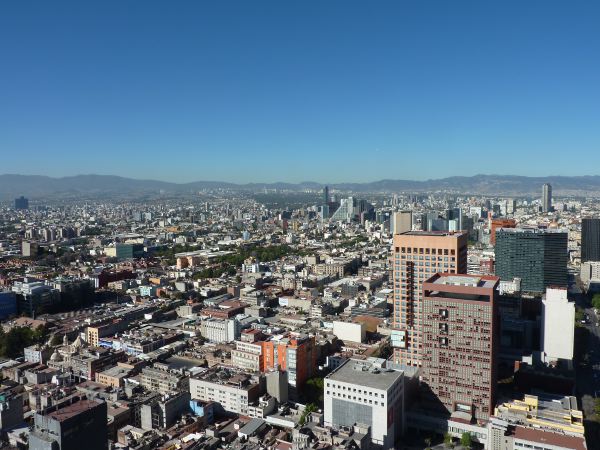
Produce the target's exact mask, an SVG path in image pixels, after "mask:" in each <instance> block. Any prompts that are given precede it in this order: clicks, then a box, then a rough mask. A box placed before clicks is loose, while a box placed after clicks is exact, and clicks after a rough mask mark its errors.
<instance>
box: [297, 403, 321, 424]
mask: <svg viewBox="0 0 600 450" xmlns="http://www.w3.org/2000/svg"><path fill="white" fill-rule="evenodd" d="M316 410H317V405H315V404H314V403H309V404H308V405H306V407H305V408H304V411H302V415H301V416H300V420H299V421H298V423H299V424H300V426H302V425H304V424H305V423H306V419H307V418H308V415H309V414H310V413H312V412H315V411H316Z"/></svg>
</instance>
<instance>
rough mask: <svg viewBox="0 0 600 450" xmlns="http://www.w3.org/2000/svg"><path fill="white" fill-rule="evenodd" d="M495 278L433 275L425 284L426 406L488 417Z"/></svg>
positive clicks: (491, 389)
mask: <svg viewBox="0 0 600 450" xmlns="http://www.w3.org/2000/svg"><path fill="white" fill-rule="evenodd" d="M499 283H500V279H499V278H498V277H495V276H484V275H460V274H439V273H438V274H435V275H434V276H433V277H431V278H430V279H428V280H427V281H425V282H424V283H423V319H422V323H423V355H422V362H423V367H422V374H423V375H422V381H423V383H424V387H425V389H424V399H423V400H424V406H426V407H427V406H428V407H431V408H433V409H435V410H438V411H439V412H440V413H442V414H445V415H450V414H452V413H453V412H455V411H460V412H463V413H467V414H469V416H470V417H473V418H475V419H476V420H477V421H484V420H487V419H489V417H490V415H491V414H492V412H493V408H494V397H495V390H496V378H497V375H496V367H497V361H496V360H497V355H498V332H499V319H498V306H497V303H496V292H497V290H496V289H497V287H498V284H499Z"/></svg>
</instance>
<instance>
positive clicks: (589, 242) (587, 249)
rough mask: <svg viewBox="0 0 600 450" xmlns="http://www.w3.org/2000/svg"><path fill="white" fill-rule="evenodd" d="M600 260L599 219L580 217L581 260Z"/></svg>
mask: <svg viewBox="0 0 600 450" xmlns="http://www.w3.org/2000/svg"><path fill="white" fill-rule="evenodd" d="M587 261H600V219H595V218H589V217H588V218H583V219H581V262H587Z"/></svg>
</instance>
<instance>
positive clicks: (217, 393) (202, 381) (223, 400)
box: [190, 367, 263, 415]
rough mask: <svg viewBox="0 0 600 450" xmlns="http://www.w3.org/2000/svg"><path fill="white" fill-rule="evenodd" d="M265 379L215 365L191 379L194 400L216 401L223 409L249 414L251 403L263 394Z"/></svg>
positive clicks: (191, 391) (191, 392)
mask: <svg viewBox="0 0 600 450" xmlns="http://www.w3.org/2000/svg"><path fill="white" fill-rule="evenodd" d="M262 383H263V380H262V379H261V378H260V377H258V376H252V375H249V374H247V373H244V372H239V371H234V370H230V369H226V368H223V367H215V368H213V369H209V370H208V371H207V372H205V373H202V374H200V375H198V376H195V377H192V378H191V379H190V394H191V397H192V399H194V400H202V401H204V402H216V403H218V404H219V405H220V406H221V407H222V408H223V410H225V411H229V412H233V413H237V414H243V415H248V413H249V405H250V404H252V403H254V402H255V401H257V400H258V398H259V397H260V396H261V395H262V393H263V392H262V387H261V384H262Z"/></svg>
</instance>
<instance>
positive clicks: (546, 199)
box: [542, 183, 552, 213]
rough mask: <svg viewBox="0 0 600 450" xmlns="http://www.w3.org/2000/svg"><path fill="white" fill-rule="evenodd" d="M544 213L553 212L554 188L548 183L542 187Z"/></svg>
mask: <svg viewBox="0 0 600 450" xmlns="http://www.w3.org/2000/svg"><path fill="white" fill-rule="evenodd" d="M542 211H544V212H545V213H547V212H552V186H551V185H550V184H548V183H544V185H543V186H542Z"/></svg>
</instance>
